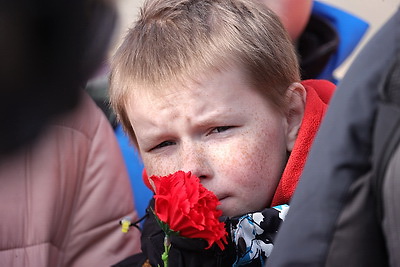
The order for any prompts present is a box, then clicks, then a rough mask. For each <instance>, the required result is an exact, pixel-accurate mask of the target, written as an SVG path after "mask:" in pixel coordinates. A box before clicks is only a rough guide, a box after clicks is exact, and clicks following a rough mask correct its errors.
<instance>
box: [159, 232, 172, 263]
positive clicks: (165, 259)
mask: <svg viewBox="0 0 400 267" xmlns="http://www.w3.org/2000/svg"><path fill="white" fill-rule="evenodd" d="M170 249H171V241H170V240H169V235H165V238H164V253H163V254H162V255H161V259H162V260H163V262H164V267H168V254H169V250H170Z"/></svg>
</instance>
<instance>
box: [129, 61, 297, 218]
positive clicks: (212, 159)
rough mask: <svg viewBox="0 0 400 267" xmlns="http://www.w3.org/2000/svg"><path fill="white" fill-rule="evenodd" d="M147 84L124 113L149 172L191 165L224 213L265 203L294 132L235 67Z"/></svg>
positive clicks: (166, 171)
mask: <svg viewBox="0 0 400 267" xmlns="http://www.w3.org/2000/svg"><path fill="white" fill-rule="evenodd" d="M146 89H148V88H141V90H138V91H137V92H135V93H134V94H135V97H131V99H129V101H128V114H129V119H130V121H131V124H132V126H133V129H134V131H135V133H136V137H137V141H138V146H139V151H140V154H141V156H142V159H143V163H144V166H145V168H146V170H147V174H148V175H149V176H151V175H167V174H170V173H173V172H175V171H178V170H183V171H191V172H192V173H193V174H195V175H197V176H198V177H199V178H200V180H201V183H202V184H203V185H204V186H205V187H206V188H207V189H209V190H211V191H213V192H214V193H215V194H216V196H217V197H218V198H219V200H220V202H221V205H220V206H219V209H221V210H222V211H223V214H224V215H226V216H237V215H241V214H244V213H247V212H250V211H256V210H261V209H263V208H265V207H267V206H268V205H269V204H270V202H271V199H272V197H273V194H274V192H275V189H276V187H277V184H278V182H279V179H280V177H281V174H282V171H283V168H284V166H285V163H286V159H287V151H288V150H291V145H290V144H291V143H293V140H292V139H293V138H290V137H289V135H288V131H289V130H288V128H289V127H288V120H287V118H286V116H285V115H283V114H282V113H280V112H278V111H277V109H276V108H275V107H274V106H273V105H272V104H271V103H270V102H269V101H266V100H265V98H264V97H261V95H260V94H259V93H258V92H256V91H255V90H253V89H252V88H251V87H250V86H249V84H246V82H245V78H244V75H243V74H242V73H241V72H240V69H238V68H234V69H232V70H230V71H225V72H214V73H213V74H211V75H209V76H207V77H205V76H200V77H199V78H198V79H197V82H187V83H186V84H185V85H181V84H178V83H175V84H170V85H168V86H167V90H164V89H165V88H163V89H162V90H159V91H157V89H156V90H153V89H149V90H146Z"/></svg>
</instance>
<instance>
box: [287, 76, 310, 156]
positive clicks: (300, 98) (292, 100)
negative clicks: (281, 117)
mask: <svg viewBox="0 0 400 267" xmlns="http://www.w3.org/2000/svg"><path fill="white" fill-rule="evenodd" d="M306 96H307V92H306V89H305V88H304V86H303V85H302V84H301V83H297V82H296V83H292V84H291V85H290V86H289V88H288V89H287V91H286V101H287V104H288V105H287V110H286V121H287V129H286V149H287V151H289V152H291V151H292V149H293V146H294V143H295V141H296V138H297V134H298V132H299V129H300V125H301V122H302V121H303V117H304V110H305V106H306Z"/></svg>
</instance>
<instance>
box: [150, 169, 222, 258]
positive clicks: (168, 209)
mask: <svg viewBox="0 0 400 267" xmlns="http://www.w3.org/2000/svg"><path fill="white" fill-rule="evenodd" d="M150 183H151V184H152V186H153V188H154V193H155V195H154V198H155V214H156V216H157V217H158V219H159V220H160V221H161V223H162V224H164V225H167V227H168V229H170V230H172V231H174V232H178V233H179V235H180V236H183V237H187V238H202V239H204V240H206V241H207V242H208V247H207V248H206V249H208V248H210V247H211V246H212V245H213V244H214V243H216V244H217V245H218V246H219V247H220V248H221V250H223V249H224V245H223V242H224V243H227V241H226V236H227V233H226V230H225V226H224V223H222V222H220V221H219V220H218V218H219V217H220V216H221V215H222V211H220V210H217V209H216V208H217V205H219V201H218V198H217V197H216V196H215V195H214V193H213V192H211V191H209V190H207V189H206V188H205V187H204V186H203V185H202V184H201V183H200V179H199V178H197V177H196V176H194V175H192V174H191V173H190V172H188V173H185V172H183V171H178V172H176V173H174V174H170V175H167V176H164V177H159V176H151V177H150ZM163 228H164V227H163ZM164 231H165V229H164ZM166 234H167V235H169V233H168V232H166Z"/></svg>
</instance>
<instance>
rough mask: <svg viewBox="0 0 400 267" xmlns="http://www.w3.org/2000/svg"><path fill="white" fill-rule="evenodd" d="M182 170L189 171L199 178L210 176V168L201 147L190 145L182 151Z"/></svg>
mask: <svg viewBox="0 0 400 267" xmlns="http://www.w3.org/2000/svg"><path fill="white" fill-rule="evenodd" d="M181 160H182V170H183V171H186V172H188V171H190V172H191V173H192V174H194V175H196V176H197V177H199V178H200V179H205V178H209V177H210V176H211V168H210V165H209V163H208V160H207V156H206V153H205V151H204V149H203V148H202V147H199V146H191V147H190V149H185V151H184V152H183V153H182V159H181Z"/></svg>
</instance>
